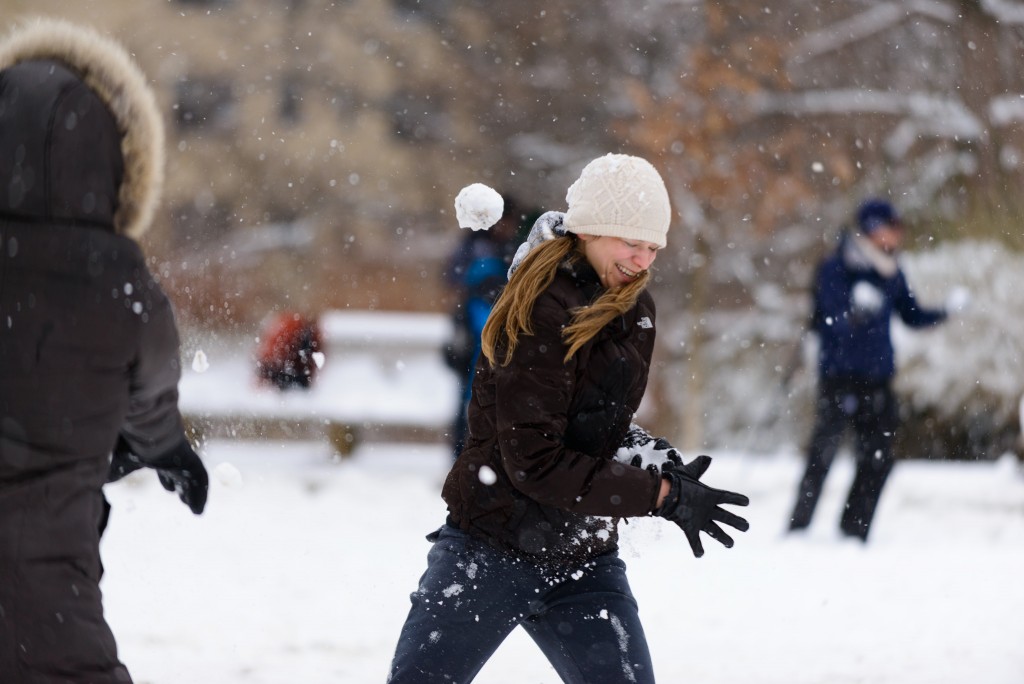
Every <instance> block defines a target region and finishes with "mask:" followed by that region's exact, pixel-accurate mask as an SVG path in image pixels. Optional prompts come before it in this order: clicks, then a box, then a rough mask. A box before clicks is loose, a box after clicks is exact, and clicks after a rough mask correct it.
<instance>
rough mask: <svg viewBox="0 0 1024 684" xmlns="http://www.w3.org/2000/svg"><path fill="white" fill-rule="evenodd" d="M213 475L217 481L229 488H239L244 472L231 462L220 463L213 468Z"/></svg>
mask: <svg viewBox="0 0 1024 684" xmlns="http://www.w3.org/2000/svg"><path fill="white" fill-rule="evenodd" d="M213 475H214V477H216V478H217V481H218V482H220V483H221V484H222V485H224V486H225V487H227V488H228V489H238V488H239V487H241V486H242V473H241V471H239V470H238V468H236V467H235V466H233V465H231V464H230V463H227V462H225V463H218V464H217V467H216V468H214V469H213Z"/></svg>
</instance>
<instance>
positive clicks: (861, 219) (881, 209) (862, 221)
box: [857, 199, 900, 235]
mask: <svg viewBox="0 0 1024 684" xmlns="http://www.w3.org/2000/svg"><path fill="white" fill-rule="evenodd" d="M857 225H858V226H859V227H860V232H861V233H862V234H864V235H870V234H871V233H873V232H874V231H875V229H876V228H878V227H879V226H883V225H889V226H893V227H899V225H900V217H899V216H897V215H896V209H894V208H893V206H892V204H890V203H889V202H887V201H885V200H882V199H869V200H867V201H865V202H864V203H863V204H861V205H860V209H858V210H857Z"/></svg>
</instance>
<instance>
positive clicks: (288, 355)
mask: <svg viewBox="0 0 1024 684" xmlns="http://www.w3.org/2000/svg"><path fill="white" fill-rule="evenodd" d="M322 350H323V341H322V338H321V336H320V328H319V326H318V325H317V322H316V320H311V319H308V318H305V317H303V316H301V315H299V314H297V313H293V312H282V313H279V314H275V315H273V316H270V317H268V318H267V319H266V320H265V321H264V323H263V329H262V332H261V334H260V342H259V347H258V349H257V352H256V374H257V375H258V376H259V377H260V379H262V380H267V381H269V382H271V383H272V384H274V385H275V386H276V387H277V388H278V389H282V390H283V389H289V388H291V387H301V388H303V389H307V388H309V387H310V385H312V384H313V380H314V378H315V377H316V373H317V370H318V368H319V367H318V366H317V364H316V357H315V356H314V354H316V353H318V352H322Z"/></svg>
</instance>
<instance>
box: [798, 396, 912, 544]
mask: <svg viewBox="0 0 1024 684" xmlns="http://www.w3.org/2000/svg"><path fill="white" fill-rule="evenodd" d="M898 420H899V419H898V414H897V406H896V398H895V397H894V396H893V393H892V389H891V388H890V387H889V384H888V383H887V382H877V381H875V382H867V381H864V380H848V379H843V380H835V379H823V380H822V381H821V383H820V384H819V388H818V402H817V415H816V422H815V426H814V433H813V435H812V436H811V444H810V448H809V452H808V457H807V469H806V470H805V471H804V476H803V479H802V480H801V481H800V490H799V492H798V493H797V500H796V505H795V506H794V508H793V515H792V517H791V518H790V529H792V530H799V529H803V528H806V527H807V526H808V525H810V524H811V517H812V516H813V515H814V508H815V506H816V505H817V503H818V497H819V496H820V495H821V489H822V486H823V485H824V483H825V476H826V475H828V470H829V468H830V467H831V466H832V461H833V459H834V458H835V455H836V452H837V451H838V450H839V446H840V444H841V442H842V438H843V435H844V433H845V432H846V428H847V427H852V428H853V432H854V435H855V437H856V457H857V474H856V475H855V476H854V480H853V485H852V486H851V487H850V493H849V496H848V497H847V500H846V507H845V508H844V510H843V516H842V519H841V520H840V522H839V527H840V529H841V530H842V531H843V533H844V534H846V535H848V536H852V537H859V538H860V539H861V540H864V541H867V538H868V530H869V529H870V528H871V519H872V518H873V517H874V515H875V508H876V507H877V505H878V500H879V498H880V497H881V496H882V487H884V486H885V481H886V479H887V478H888V477H889V473H890V472H891V471H892V467H893V454H892V443H893V437H894V434H895V431H896V427H897V424H898Z"/></svg>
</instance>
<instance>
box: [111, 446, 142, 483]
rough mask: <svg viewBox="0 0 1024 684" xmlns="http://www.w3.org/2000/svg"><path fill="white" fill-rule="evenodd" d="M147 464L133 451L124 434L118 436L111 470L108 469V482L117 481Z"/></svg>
mask: <svg viewBox="0 0 1024 684" xmlns="http://www.w3.org/2000/svg"><path fill="white" fill-rule="evenodd" d="M144 465H145V464H144V463H143V462H142V461H141V460H140V459H139V457H138V456H136V455H135V454H133V453H132V448H131V447H130V446H128V442H127V441H125V438H124V437H123V436H122V435H118V436H117V444H115V445H114V453H113V455H112V456H111V458H110V470H109V471H107V482H117V481H118V480H120V479H121V478H122V477H124V476H125V475H129V474H131V473H134V472H135V471H136V470H138V469H139V468H141V467H143V466H144Z"/></svg>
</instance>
